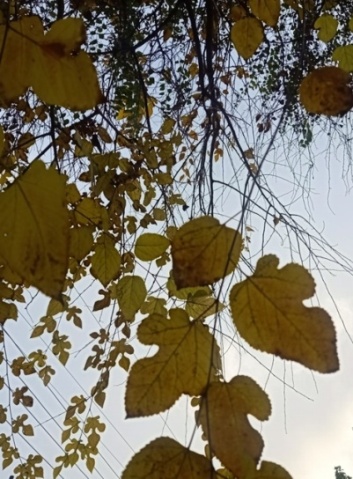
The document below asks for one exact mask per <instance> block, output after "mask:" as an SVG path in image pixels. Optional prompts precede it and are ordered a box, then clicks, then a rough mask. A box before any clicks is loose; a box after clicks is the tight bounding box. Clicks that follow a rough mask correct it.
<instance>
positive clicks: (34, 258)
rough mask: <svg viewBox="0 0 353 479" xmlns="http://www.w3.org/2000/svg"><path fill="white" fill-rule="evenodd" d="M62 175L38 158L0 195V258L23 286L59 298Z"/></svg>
mask: <svg viewBox="0 0 353 479" xmlns="http://www.w3.org/2000/svg"><path fill="white" fill-rule="evenodd" d="M68 249H69V223H68V210H67V207H66V176H64V175H61V174H59V173H58V172H57V171H56V170H54V169H52V168H49V169H46V167H45V165H44V163H42V162H41V161H39V160H37V161H35V162H34V163H32V165H31V166H30V167H29V168H28V169H27V171H25V173H23V174H22V175H21V176H20V177H19V178H18V179H17V180H16V181H14V183H13V184H12V185H11V186H9V187H8V188H7V189H6V190H5V191H4V192H3V193H0V256H1V262H2V263H3V264H7V265H8V266H9V267H10V268H11V269H12V270H13V271H15V272H16V273H17V274H18V275H20V276H21V277H22V278H23V279H24V280H25V281H26V282H27V283H29V284H31V285H32V286H35V287H36V288H38V289H39V290H40V291H42V292H43V293H45V294H47V295H48V296H51V297H54V298H59V297H60V295H61V293H62V290H63V287H64V281H65V276H66V272H67V264H68Z"/></svg>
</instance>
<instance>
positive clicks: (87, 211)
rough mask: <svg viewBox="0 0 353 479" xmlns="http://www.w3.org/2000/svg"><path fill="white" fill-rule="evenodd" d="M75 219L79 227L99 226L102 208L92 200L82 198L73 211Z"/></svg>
mask: <svg viewBox="0 0 353 479" xmlns="http://www.w3.org/2000/svg"><path fill="white" fill-rule="evenodd" d="M75 219H76V221H77V222H78V223H79V224H81V225H99V224H100V223H101V222H102V206H101V205H100V204H99V203H98V202H97V201H95V200H94V199H93V198H86V197H84V198H82V200H81V201H80V203H79V204H78V205H77V206H76V209H75Z"/></svg>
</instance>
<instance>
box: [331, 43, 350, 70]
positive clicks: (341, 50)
mask: <svg viewBox="0 0 353 479" xmlns="http://www.w3.org/2000/svg"><path fill="white" fill-rule="evenodd" d="M332 60H334V61H336V62H338V65H339V66H340V68H342V70H344V71H346V72H353V45H342V46H340V47H337V48H335V49H334V51H333V53H332Z"/></svg>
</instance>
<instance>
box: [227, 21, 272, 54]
mask: <svg viewBox="0 0 353 479" xmlns="http://www.w3.org/2000/svg"><path fill="white" fill-rule="evenodd" d="M230 39H231V40H232V42H233V45H234V47H235V49H236V50H237V52H238V53H239V55H241V56H242V57H243V58H244V59H245V60H248V59H249V58H250V57H252V56H253V54H254V53H255V52H256V50H257V49H258V47H259V46H260V45H261V43H262V41H263V39H264V29H263V26H262V23H261V22H260V21H259V20H258V19H257V18H254V17H246V18H241V19H240V20H238V21H237V22H236V23H235V24H234V25H233V26H232V29H231V31H230Z"/></svg>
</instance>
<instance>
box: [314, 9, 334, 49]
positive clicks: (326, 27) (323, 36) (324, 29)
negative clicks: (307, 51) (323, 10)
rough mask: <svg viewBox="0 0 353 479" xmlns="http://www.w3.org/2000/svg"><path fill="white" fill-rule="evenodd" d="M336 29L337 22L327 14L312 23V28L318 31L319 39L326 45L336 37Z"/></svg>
mask: <svg viewBox="0 0 353 479" xmlns="http://www.w3.org/2000/svg"><path fill="white" fill-rule="evenodd" d="M337 27H338V21H337V20H336V18H335V17H333V16H332V15H329V14H324V15H321V17H319V18H318V19H317V20H316V21H315V23H314V28H316V29H317V30H319V33H318V37H319V39H320V40H322V41H323V42H326V43H327V42H329V41H330V40H332V38H333V37H334V36H335V35H336V32H337Z"/></svg>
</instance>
